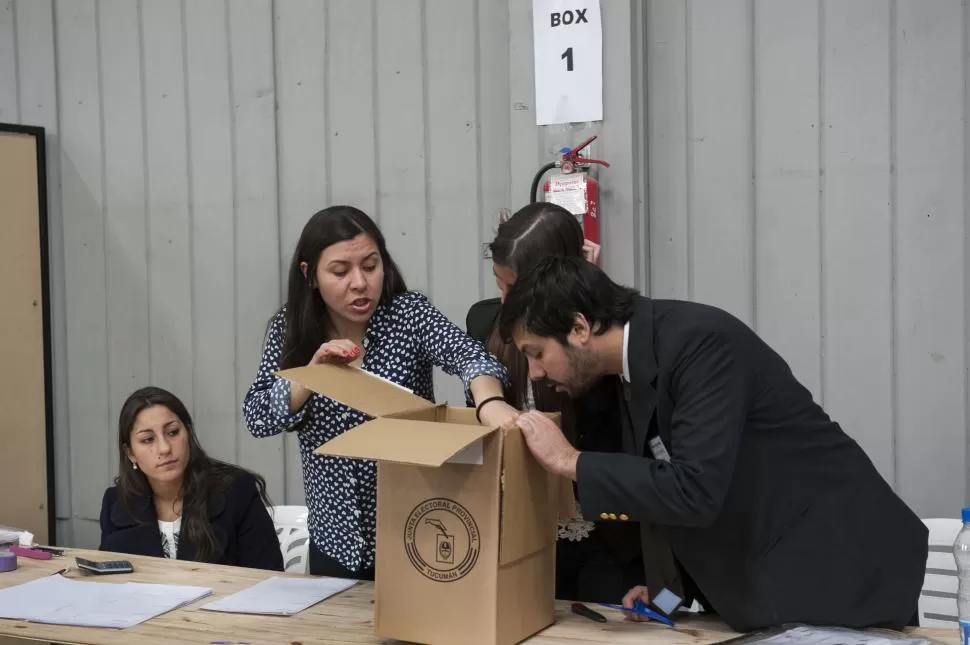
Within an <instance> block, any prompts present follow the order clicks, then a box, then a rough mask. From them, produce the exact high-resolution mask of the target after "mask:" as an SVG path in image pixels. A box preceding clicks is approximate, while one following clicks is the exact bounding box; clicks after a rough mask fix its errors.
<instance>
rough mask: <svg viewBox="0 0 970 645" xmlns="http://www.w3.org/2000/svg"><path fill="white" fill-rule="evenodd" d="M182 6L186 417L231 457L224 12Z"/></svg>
mask: <svg viewBox="0 0 970 645" xmlns="http://www.w3.org/2000/svg"><path fill="white" fill-rule="evenodd" d="M184 11H185V81H186V97H187V99H188V101H187V102H188V106H189V110H188V115H187V117H186V118H187V122H186V124H187V131H188V132H189V133H190V136H189V142H188V155H189V157H188V168H189V186H190V187H191V190H190V193H189V203H190V205H191V209H192V214H193V217H192V230H191V234H192V266H193V269H194V270H193V273H192V285H193V287H192V354H191V358H190V361H191V364H192V366H193V371H192V384H193V392H192V400H193V403H194V405H193V418H194V420H195V427H196V432H198V434H199V440H200V441H201V442H202V445H203V446H204V447H205V448H206V450H207V451H208V453H209V454H210V455H212V456H213V457H215V458H217V459H223V460H226V461H229V462H234V461H235V460H236V437H237V433H239V432H240V431H243V432H245V430H244V429H241V428H239V427H238V426H237V424H236V414H237V410H236V401H237V398H236V386H237V383H236V379H235V363H236V342H235V325H236V320H235V281H236V270H235V266H234V262H233V258H235V254H236V248H235V245H234V242H235V226H234V216H233V172H232V169H233V156H232V152H233V147H232V120H231V119H230V118H229V115H230V114H231V113H232V110H231V103H230V101H231V97H230V94H229V34H228V31H227V24H226V11H227V10H226V6H225V3H224V2H185V3H184ZM239 386H240V387H242V386H243V384H242V383H240V384H239Z"/></svg>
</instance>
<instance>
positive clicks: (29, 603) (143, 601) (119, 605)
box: [0, 576, 212, 629]
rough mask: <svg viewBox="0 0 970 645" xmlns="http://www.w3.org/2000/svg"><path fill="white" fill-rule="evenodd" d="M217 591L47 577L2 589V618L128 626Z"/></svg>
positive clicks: (38, 621) (0, 613) (119, 627)
mask: <svg viewBox="0 0 970 645" xmlns="http://www.w3.org/2000/svg"><path fill="white" fill-rule="evenodd" d="M211 593H212V590H211V589H209V588H206V587H188V586H181V585H159V584H144V583H138V582H125V583H111V582H84V581H80V580H71V579H69V578H65V577H63V576H45V577H43V578H38V579H37V580H31V581H30V582H26V583H24V584H21V585H16V586H14V587H7V588H6V589H0V618H11V619H14V620H26V621H30V622H34V623H47V624H51V625H72V626H78V627H111V628H116V629H124V628H125V627H133V626H134V625H137V624H139V623H143V622H145V621H146V620H149V619H151V618H154V617H155V616H159V615H161V614H164V613H166V612H169V611H171V610H173V609H177V608H179V607H182V606H183V605H187V604H189V603H191V602H194V601H196V600H198V599H199V598H204V597H205V596H208V595H209V594H211Z"/></svg>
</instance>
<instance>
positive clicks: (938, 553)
mask: <svg viewBox="0 0 970 645" xmlns="http://www.w3.org/2000/svg"><path fill="white" fill-rule="evenodd" d="M923 523H924V524H925V525H926V527H927V528H928V529H929V530H930V537H929V547H930V552H929V556H928V557H927V558H926V576H925V577H924V578H923V590H922V591H921V592H920V596H919V624H920V626H921V627H953V626H954V625H955V624H956V623H957V621H958V619H957V564H956V561H955V560H954V559H953V542H954V541H955V540H956V538H957V533H959V532H960V529H961V528H963V522H962V521H960V520H957V519H952V518H930V519H924V520H923Z"/></svg>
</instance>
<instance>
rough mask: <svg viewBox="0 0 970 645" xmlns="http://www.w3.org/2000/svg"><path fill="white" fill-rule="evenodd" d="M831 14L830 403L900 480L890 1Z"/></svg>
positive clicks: (826, 266) (825, 62)
mask: <svg viewBox="0 0 970 645" xmlns="http://www.w3.org/2000/svg"><path fill="white" fill-rule="evenodd" d="M822 15H823V18H824V19H823V21H822V30H823V32H824V42H823V43H822V51H821V57H822V69H821V78H822V87H821V99H822V104H821V112H822V114H824V115H825V121H824V123H823V124H822V126H821V127H822V133H821V134H822V137H823V140H822V151H821V152H822V157H821V159H822V161H821V167H822V168H823V169H824V170H825V174H824V175H823V176H822V178H821V189H822V190H821V196H822V201H821V204H820V209H821V210H820V213H821V217H820V221H821V232H822V258H821V261H822V270H823V271H824V272H825V275H826V280H825V288H824V289H823V290H822V297H823V303H822V311H823V313H822V334H823V344H824V348H825V350H824V351H825V356H824V361H823V364H822V367H823V374H822V384H823V389H822V399H823V400H824V401H825V407H826V409H827V410H828V412H829V413H830V414H831V415H832V417H833V418H835V419H836V420H837V421H839V422H840V423H841V424H842V426H843V428H844V429H845V430H846V432H848V433H849V434H851V435H852V436H853V437H854V438H855V439H856V440H857V441H858V442H859V443H860V444H861V445H862V447H863V448H864V449H865V450H866V452H868V453H869V456H870V458H872V460H873V462H874V463H875V464H876V467H877V468H879V471H880V472H881V473H882V474H883V475H884V476H885V477H886V479H887V480H888V481H890V482H893V481H894V478H895V471H894V466H893V463H894V457H893V424H894V419H893V414H892V411H893V385H892V384H893V360H892V330H893V312H892V290H893V284H892V274H893V270H892V235H893V232H892V210H891V206H890V200H891V173H890V135H891V132H890V103H889V95H890V75H891V70H890V66H889V61H890V56H889V42H890V5H889V3H887V2H885V1H884V0H867V1H864V2H825V3H824V5H823V14H822Z"/></svg>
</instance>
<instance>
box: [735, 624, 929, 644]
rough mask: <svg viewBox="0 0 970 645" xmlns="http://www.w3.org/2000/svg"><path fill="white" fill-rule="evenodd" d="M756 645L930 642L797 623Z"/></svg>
mask: <svg viewBox="0 0 970 645" xmlns="http://www.w3.org/2000/svg"><path fill="white" fill-rule="evenodd" d="M752 642H753V643H755V644H756V645H930V642H929V641H927V640H925V639H922V638H919V637H914V636H908V635H905V634H898V635H896V634H893V636H892V637H890V636H888V635H884V634H881V633H878V632H863V631H856V630H852V629H841V628H836V627H809V626H805V625H799V626H797V627H792V628H791V629H787V630H785V631H784V632H783V633H781V634H776V635H773V636H768V637H766V638H757V639H754V640H753V641H752Z"/></svg>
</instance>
